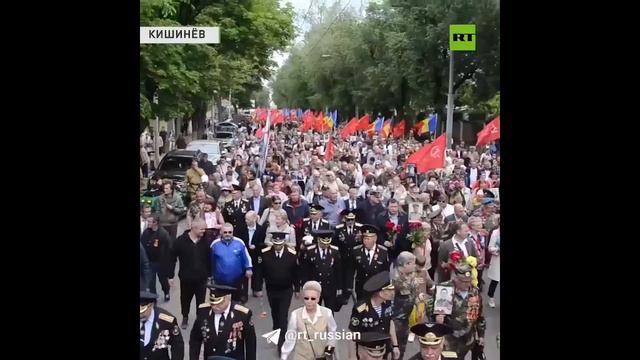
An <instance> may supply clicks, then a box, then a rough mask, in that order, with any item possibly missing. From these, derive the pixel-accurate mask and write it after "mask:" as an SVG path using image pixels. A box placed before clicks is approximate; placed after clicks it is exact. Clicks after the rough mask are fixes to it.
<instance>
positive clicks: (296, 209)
mask: <svg viewBox="0 0 640 360" xmlns="http://www.w3.org/2000/svg"><path fill="white" fill-rule="evenodd" d="M282 208H283V209H284V211H286V213H287V218H288V219H289V223H291V224H292V225H293V226H294V227H295V228H296V239H297V242H298V243H299V239H301V238H302V236H303V235H302V234H303V231H302V222H303V221H304V219H305V218H308V217H309V214H310V210H311V208H310V207H309V203H308V202H307V201H306V200H305V199H303V198H302V189H301V188H300V186H297V185H293V186H292V187H291V193H290V194H289V200H287V201H285V202H284V203H283V204H282Z"/></svg>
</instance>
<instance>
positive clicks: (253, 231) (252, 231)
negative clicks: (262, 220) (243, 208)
mask: <svg viewBox="0 0 640 360" xmlns="http://www.w3.org/2000/svg"><path fill="white" fill-rule="evenodd" d="M247 230H248V231H249V246H251V244H253V234H254V233H255V232H256V226H255V225H254V226H253V227H249V228H248V229H247Z"/></svg>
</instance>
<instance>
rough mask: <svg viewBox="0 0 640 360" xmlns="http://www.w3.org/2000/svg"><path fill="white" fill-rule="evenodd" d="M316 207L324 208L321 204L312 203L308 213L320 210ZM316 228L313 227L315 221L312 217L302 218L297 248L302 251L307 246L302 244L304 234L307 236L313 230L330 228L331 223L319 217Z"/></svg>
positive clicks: (311, 233)
mask: <svg viewBox="0 0 640 360" xmlns="http://www.w3.org/2000/svg"><path fill="white" fill-rule="evenodd" d="M318 208H321V209H324V208H323V207H322V206H320V205H313V206H312V207H311V210H310V213H311V214H312V215H313V214H316V213H318V212H319V211H322V210H318ZM317 225H318V228H317V230H316V229H315V222H314V221H313V219H312V218H310V217H308V218H304V219H303V220H302V230H301V232H300V239H297V242H298V250H300V251H302V250H304V248H305V247H306V246H307V244H304V243H303V242H302V238H303V237H305V236H309V235H313V232H315V231H319V230H331V224H329V221H327V220H325V219H320V221H319V222H318V224H317Z"/></svg>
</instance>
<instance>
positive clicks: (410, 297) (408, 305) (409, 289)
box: [393, 272, 424, 359]
mask: <svg viewBox="0 0 640 360" xmlns="http://www.w3.org/2000/svg"><path fill="white" fill-rule="evenodd" d="M423 281H424V279H422V278H421V277H417V276H416V274H415V272H414V273H411V274H409V275H405V274H398V276H397V277H396V279H395V280H393V285H394V287H395V291H396V293H395V296H394V298H393V323H394V326H395V329H396V338H397V339H398V345H399V346H400V359H402V357H403V356H404V352H405V350H406V347H407V337H408V336H409V314H411V311H412V310H413V306H414V304H415V303H416V299H417V297H418V295H419V294H420V290H419V289H420V286H421V285H422V283H423Z"/></svg>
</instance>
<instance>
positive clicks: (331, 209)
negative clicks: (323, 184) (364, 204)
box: [319, 188, 345, 227]
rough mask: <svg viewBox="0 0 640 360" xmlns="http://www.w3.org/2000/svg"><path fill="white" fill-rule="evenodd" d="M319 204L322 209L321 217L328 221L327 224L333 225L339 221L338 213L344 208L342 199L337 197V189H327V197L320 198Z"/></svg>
mask: <svg viewBox="0 0 640 360" xmlns="http://www.w3.org/2000/svg"><path fill="white" fill-rule="evenodd" d="M319 205H320V206H322V207H323V208H324V209H323V210H322V217H323V218H324V219H325V220H327V221H328V222H329V225H331V226H332V227H335V226H336V225H338V224H339V223H340V213H342V210H344V209H345V204H344V200H339V199H338V190H334V189H331V188H330V189H329V197H328V198H327V199H323V200H320V202H319Z"/></svg>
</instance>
